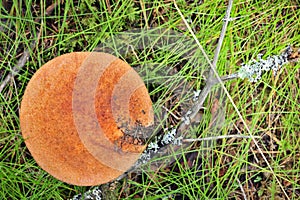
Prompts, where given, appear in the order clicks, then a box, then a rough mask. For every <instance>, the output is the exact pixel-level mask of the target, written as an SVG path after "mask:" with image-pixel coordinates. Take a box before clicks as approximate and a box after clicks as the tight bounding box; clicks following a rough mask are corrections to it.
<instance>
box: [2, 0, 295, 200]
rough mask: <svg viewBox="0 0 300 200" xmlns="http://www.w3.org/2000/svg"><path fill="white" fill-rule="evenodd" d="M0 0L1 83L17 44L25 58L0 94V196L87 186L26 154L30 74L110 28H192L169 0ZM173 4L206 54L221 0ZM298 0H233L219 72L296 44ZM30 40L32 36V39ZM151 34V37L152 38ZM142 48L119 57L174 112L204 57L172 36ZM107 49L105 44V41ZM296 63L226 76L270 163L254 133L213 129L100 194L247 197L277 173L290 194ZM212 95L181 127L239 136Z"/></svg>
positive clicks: (264, 192) (273, 191)
mask: <svg viewBox="0 0 300 200" xmlns="http://www.w3.org/2000/svg"><path fill="white" fill-rule="evenodd" d="M3 2H4V3H3ZM3 2H2V5H0V19H1V21H0V30H1V31H0V41H1V42H0V44H1V45H0V82H2V81H3V80H4V77H6V76H7V75H8V74H9V73H10V72H11V69H12V68H13V67H14V66H15V65H16V64H17V63H18V60H19V59H20V57H21V56H22V54H23V51H24V50H25V49H28V50H29V52H30V59H29V60H28V61H27V62H26V64H25V66H24V67H23V69H22V70H21V71H20V72H19V73H18V74H17V75H16V76H15V78H14V79H13V80H12V81H11V82H9V84H8V85H7V86H6V87H5V88H4V90H3V91H2V93H1V94H0V110H1V112H0V180H1V181H0V198H1V199H68V198H72V196H73V195H75V194H78V193H83V192H85V191H87V190H88V189H89V187H77V186H72V185H68V184H66V183H63V182H60V181H58V180H56V179H55V178H53V177H52V176H50V175H48V174H47V173H46V172H45V171H43V170H42V169H41V168H40V167H38V165H37V164H36V163H35V161H34V159H33V158H32V157H31V155H30V153H29V151H28V150H27V148H26V146H25V144H24V142H23V139H22V137H21V130H20V127H19V114H18V113H19V107H20V102H21V100H22V95H23V93H24V90H25V87H26V85H27V84H28V81H29V80H30V78H31V77H32V75H33V74H34V73H35V72H36V70H37V69H39V67H40V66H42V65H43V64H44V63H46V62H47V61H49V60H50V59H52V58H54V57H56V56H58V55H62V54H64V53H67V52H73V51H92V50H94V48H95V47H97V46H98V45H99V42H100V41H103V40H105V39H106V40H108V41H109V39H108V38H111V37H112V35H115V34H118V33H121V32H124V31H128V30H132V29H133V28H141V27H147V26H149V27H159V28H171V29H172V30H174V31H176V32H180V33H183V34H184V35H186V36H190V34H189V32H188V30H187V28H186V26H185V25H184V23H183V21H182V19H181V18H180V16H179V14H178V12H177V11H176V9H175V7H174V5H173V3H172V2H171V1H158V0H155V1H148V0H145V1H130V0H124V1H117V2H114V3H112V2H111V3H110V4H109V5H108V4H106V2H105V1H100V2H98V1H93V0H90V1H88V0H85V1H73V2H70V1H65V2H64V3H62V4H58V6H57V7H56V8H55V9H54V10H53V12H52V13H51V14H50V15H47V14H46V8H47V7H48V6H49V4H48V1H39V2H35V1H26V3H20V2H19V1H11V2H9V3H7V5H6V8H8V9H5V8H4V7H3V5H4V4H5V2H6V1H3ZM177 4H178V6H179V8H180V10H181V12H182V13H183V14H184V16H185V18H186V19H187V20H188V22H189V24H190V26H191V27H192V29H193V30H194V33H195V34H196V36H197V38H198V39H199V41H200V43H201V44H202V45H203V47H204V49H205V50H206V52H207V54H208V55H209V57H210V58H211V59H212V58H213V53H214V50H215V48H216V44H217V41H218V37H219V35H220V31H221V28H222V24H223V21H222V19H223V17H224V14H225V11H226V4H225V3H224V1H205V2H204V3H197V2H195V3H188V2H185V1H178V2H177ZM297 5H298V4H297V1H279V0H278V1H276V0H269V1H267V2H265V1H246V0H235V1H234V5H233V9H232V12H231V17H232V18H233V20H232V21H231V22H230V23H229V26H228V28H227V31H226V36H225V39H224V43H223V46H222V50H221V53H220V58H219V61H218V63H217V69H218V72H219V74H220V75H225V74H230V73H233V72H236V71H237V70H238V69H239V67H240V64H241V63H243V62H244V63H247V62H249V61H250V60H251V59H255V58H256V56H257V55H258V54H259V53H263V54H264V57H267V56H268V55H274V54H279V53H280V52H281V51H282V50H283V49H284V48H285V47H286V46H288V45H289V44H290V45H292V46H294V47H296V48H299V41H300V34H299V33H300V27H299V16H300V9H299V6H298V7H297ZM182 37H183V36H182ZM183 38H184V37H183ZM178 39H179V38H178ZM33 41H35V42H36V43H35V45H34V46H33V47H32V45H31V44H32V43H33ZM158 44H159V40H158V41H157V43H155V45H158ZM118 45H120V44H118ZM123 45H124V46H126V44H123ZM141 47H142V49H134V51H131V52H129V53H128V54H126V55H121V56H120V57H122V58H123V59H125V60H126V61H127V62H128V63H130V64H131V65H132V66H133V67H139V66H147V67H145V69H149V68H150V70H148V71H147V70H145V72H144V71H142V72H141V73H142V74H143V75H144V80H145V82H146V83H147V86H148V88H149V91H150V94H151V97H152V99H153V101H154V104H155V105H154V106H155V109H156V110H157V112H160V111H161V112H164V109H162V105H163V106H165V107H166V108H168V109H169V110H170V111H171V112H172V113H173V114H174V115H175V116H177V117H179V118H180V117H181V115H182V112H181V111H180V109H181V108H187V107H188V105H189V104H188V101H187V97H188V95H190V94H191V92H186V91H191V90H192V89H201V88H202V87H203V78H202V76H201V75H203V74H204V75H205V72H204V71H205V70H207V69H208V65H207V62H206V61H205V60H204V59H203V56H202V55H201V53H200V51H199V50H198V49H197V47H196V46H195V44H191V45H190V46H189V47H188V48H178V49H177V47H173V46H171V44H163V45H161V46H160V47H159V48H156V49H154V50H153V49H151V48H149V46H145V45H141ZM115 48H116V46H112V50H114V51H115ZM184 50H186V52H190V51H192V50H195V51H196V53H195V54H189V55H188V56H187V57H185V58H182V56H183V55H186V54H184ZM142 69H144V68H142ZM174 69H176V70H175V71H174ZM299 70H300V69H299V64H289V65H286V66H285V67H284V68H283V69H282V70H281V71H280V72H279V73H278V74H277V76H276V77H274V76H272V74H271V73H266V74H265V75H264V76H263V78H262V79H261V80H260V81H259V82H257V83H250V82H249V81H247V80H233V81H229V82H227V83H225V86H226V88H227V90H228V91H229V93H230V95H231V97H232V99H233V100H234V103H235V105H236V106H237V108H238V109H239V111H240V113H241V114H242V116H243V118H244V119H245V121H246V123H247V125H248V126H249V128H250V130H251V132H252V134H253V135H255V136H260V137H261V139H258V142H259V147H260V149H261V150H262V151H263V153H264V155H265V157H266V158H267V160H268V162H269V163H270V165H271V166H272V168H273V171H274V174H272V173H271V171H270V170H269V168H268V167H267V164H266V162H265V161H264V160H263V159H262V157H261V155H260V153H259V152H258V149H257V147H256V146H255V145H254V144H253V141H251V140H250V139H240V138H238V139H236V138H231V139H222V140H217V141H216V142H215V143H212V144H214V145H213V146H212V147H207V146H205V145H204V144H203V143H201V142H196V143H195V144H193V145H192V147H191V148H189V149H186V150H185V153H186V154H185V155H184V156H183V158H182V159H181V160H177V161H176V162H175V163H174V164H173V165H171V166H166V167H162V168H159V169H157V170H155V171H150V170H146V169H144V170H143V173H142V174H140V175H135V174H132V175H131V176H129V178H128V179H127V180H122V181H120V182H118V183H115V184H116V187H115V188H113V189H112V187H110V189H107V191H105V192H107V193H111V194H107V195H111V196H110V199H113V198H116V199H117V198H121V199H122V198H129V199H133V198H136V199H164V198H170V199H212V198H215V199H243V198H244V196H246V197H247V199H283V198H284V195H283V192H282V191H281V189H280V187H279V183H278V181H277V180H276V179H275V176H276V177H277V178H278V179H279V181H280V184H282V185H283V187H284V189H285V192H286V193H287V195H288V197H289V198H290V199H299V198H300V180H299V175H300V174H299V173H300V147H299V144H300V139H299V138H300V137H299V136H300V117H299V115H300V106H299V104H300V100H299V99H300V92H299V91H300V88H299V87H300V86H299V85H300V71H299ZM164 71H169V72H168V73H163V72H164ZM182 82H184V83H185V90H184V91H185V93H182V94H179V93H176V92H175V88H182V85H181V83H182ZM174 95H175V97H177V100H174V98H173V97H174ZM179 97H180V98H179ZM184 97H186V98H184ZM178 99H179V100H178ZM215 99H216V98H215V96H214V95H212V96H210V97H209V98H208V99H207V102H206V107H207V109H205V110H203V111H202V112H203V113H204V114H203V116H202V121H201V124H199V125H198V126H197V127H194V128H193V129H192V130H191V131H190V137H200V138H204V137H210V136H211V135H230V134H239V133H241V134H245V135H246V134H247V131H246V129H245V127H244V125H243V124H242V123H241V119H240V118H239V117H238V115H237V114H236V112H235V111H234V108H233V106H232V105H231V103H230V102H229V101H227V100H226V102H225V105H226V106H225V107H224V109H223V111H222V110H221V113H220V114H218V115H217V116H218V117H219V119H220V122H222V123H221V124H220V125H219V126H213V125H212V124H211V123H210V122H211V119H212V118H214V115H213V113H211V109H210V108H211V107H212V104H213V102H214V100H215ZM173 100H174V102H172V101H173ZM160 109H161V110H160ZM166 116H168V117H166V118H165V119H164V120H163V119H162V120H161V121H162V123H164V124H165V126H170V125H174V124H176V123H177V121H178V120H177V119H176V117H174V116H172V115H166ZM109 186H111V184H110V185H109ZM102 188H105V187H104V186H103V187H102Z"/></svg>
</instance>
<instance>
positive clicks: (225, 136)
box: [182, 135, 261, 142]
mask: <svg viewBox="0 0 300 200" xmlns="http://www.w3.org/2000/svg"><path fill="white" fill-rule="evenodd" d="M228 138H247V139H252V138H261V137H259V136H253V137H251V136H249V135H220V136H214V137H206V138H195V139H183V140H182V141H183V142H199V141H208V140H219V139H228Z"/></svg>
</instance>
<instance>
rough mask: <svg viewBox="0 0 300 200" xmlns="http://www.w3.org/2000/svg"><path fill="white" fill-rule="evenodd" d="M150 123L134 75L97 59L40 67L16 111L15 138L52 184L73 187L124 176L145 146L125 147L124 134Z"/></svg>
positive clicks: (92, 55) (67, 59)
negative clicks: (58, 182)
mask: <svg viewBox="0 0 300 200" xmlns="http://www.w3.org/2000/svg"><path fill="white" fill-rule="evenodd" d="M153 122H154V116H153V110H152V102H151V99H150V97H149V94H148V92H147V88H146V87H145V85H144V83H143V81H142V79H141V78H140V77H139V75H138V74H137V73H136V72H135V71H134V70H133V69H132V68H131V67H130V66H129V65H128V64H127V63H125V62H124V61H122V60H120V59H118V58H116V57H115V56H112V55H110V54H106V53H100V52H75V53H69V54H65V55H62V56H59V57H57V58H55V59H53V60H51V61H49V62H47V63H46V64H45V65H43V66H42V67H41V68H40V69H39V70H38V71H37V72H36V73H35V74H34V76H33V77H32V79H31V80H30V82H29V84H28V86H27V88H26V91H25V94H24V96H23V100H22V103H21V109H20V124H21V130H22V135H23V137H24V139H25V143H26V146H27V147H28V149H29V151H30V152H31V154H32V156H33V157H34V159H35V160H36V162H37V163H38V164H39V165H40V166H41V167H42V168H43V169H44V170H46V171H47V172H48V173H50V174H51V175H53V176H54V177H56V178H57V179H59V180H61V181H64V182H67V183H70V184H74V185H81V186H91V185H98V184H102V183H106V182H109V181H111V180H113V179H115V178H117V177H118V176H120V175H121V174H122V173H124V172H125V171H127V170H128V169H129V168H130V167H131V166H132V165H133V164H134V163H135V161H136V160H137V159H138V157H139V155H140V153H141V152H142V151H143V150H144V149H145V145H144V144H137V143H135V142H132V140H127V139H126V138H127V135H126V133H128V132H133V131H137V130H139V131H144V130H143V128H147V127H149V126H151V125H153ZM141 127H142V129H141Z"/></svg>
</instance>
